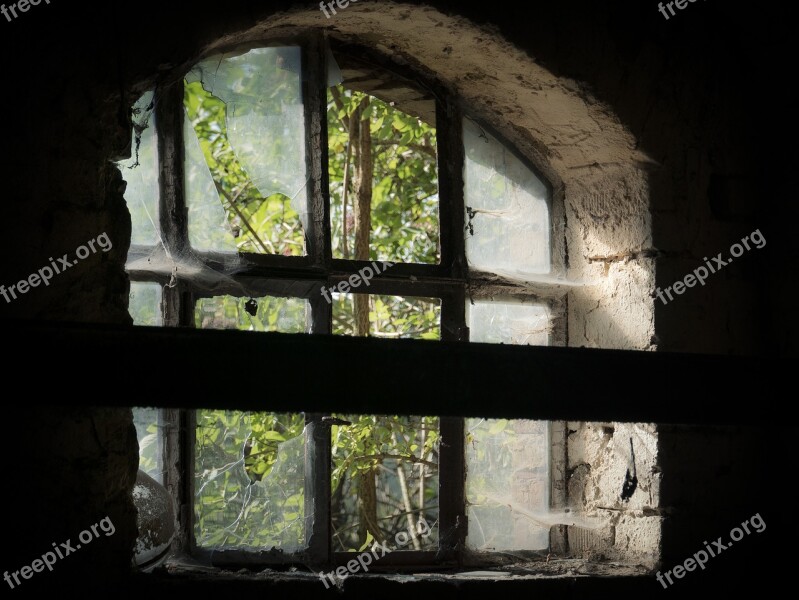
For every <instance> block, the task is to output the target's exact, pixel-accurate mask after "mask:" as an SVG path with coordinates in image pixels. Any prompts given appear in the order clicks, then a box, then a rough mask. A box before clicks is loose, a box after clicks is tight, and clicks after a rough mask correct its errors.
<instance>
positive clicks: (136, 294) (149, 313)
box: [128, 281, 163, 327]
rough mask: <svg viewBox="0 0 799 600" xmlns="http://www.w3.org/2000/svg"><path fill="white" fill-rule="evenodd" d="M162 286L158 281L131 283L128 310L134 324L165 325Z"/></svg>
mask: <svg viewBox="0 0 799 600" xmlns="http://www.w3.org/2000/svg"><path fill="white" fill-rule="evenodd" d="M161 293H162V291H161V286H160V284H157V283H142V282H136V281H132V282H131V283H130V300H129V303H128V312H129V313H130V316H131V317H133V324H134V325H149V326H151V327H160V326H161V325H163V318H162V316H161Z"/></svg>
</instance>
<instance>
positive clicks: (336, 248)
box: [327, 85, 441, 264]
mask: <svg viewBox="0 0 799 600" xmlns="http://www.w3.org/2000/svg"><path fill="white" fill-rule="evenodd" d="M392 104H393V103H392ZM392 104H389V103H386V102H383V101H382V100H379V99H378V98H375V97H374V96H370V95H369V94H365V93H363V92H357V91H352V90H348V89H346V88H345V87H343V86H341V85H338V86H335V87H333V88H330V91H329V92H328V111H327V116H328V150H329V174H330V224H331V230H332V242H333V257H334V258H343V259H356V260H382V261H395V262H405V263H424V264H437V263H438V262H439V261H440V259H441V251H440V248H439V229H440V228H439V215H438V169H437V160H436V159H437V150H436V148H437V147H436V129H435V123H426V122H424V121H422V120H421V119H420V118H418V117H416V116H413V115H410V114H407V113H404V112H402V111H401V110H399V109H398V108H396V107H394V106H392ZM431 112H434V111H431ZM364 156H365V157H367V158H366V159H364V158H363V157H364ZM361 181H364V182H368V185H370V187H371V189H368V190H365V191H359V190H360V182H361ZM345 182H346V185H345ZM370 196H371V198H370ZM345 197H346V202H345ZM360 198H364V199H363V200H361V199H360ZM361 202H363V203H364V205H365V206H367V209H366V210H360V209H359V203H361Z"/></svg>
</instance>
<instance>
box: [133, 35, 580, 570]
mask: <svg viewBox="0 0 799 600" xmlns="http://www.w3.org/2000/svg"><path fill="white" fill-rule="evenodd" d="M281 45H284V46H298V47H300V48H301V61H302V63H301V81H302V95H303V106H304V112H305V137H306V166H307V174H308V182H307V192H308V201H309V215H310V219H309V230H308V231H306V232H305V238H306V249H307V255H305V256H292V257H286V256H280V255H259V254H249V253H248V254H243V253H238V254H237V256H238V259H239V260H240V262H241V264H242V266H243V269H242V270H240V271H238V272H237V274H236V275H235V276H234V277H232V279H235V280H236V281H237V282H240V283H244V284H245V285H244V289H245V290H246V291H253V292H255V291H256V290H257V291H260V292H261V293H264V294H267V295H270V296H278V297H292V298H304V299H306V300H307V301H308V302H309V303H310V308H311V314H312V323H311V326H310V333H312V334H323V335H324V334H328V335H329V334H331V333H332V305H330V304H328V303H327V302H326V301H325V300H324V299H323V298H322V294H321V289H322V286H327V287H330V286H332V285H336V284H338V282H340V281H344V280H346V279H347V278H349V276H350V275H352V274H355V273H357V272H358V270H360V269H362V268H363V267H366V266H368V265H369V264H371V261H356V260H345V259H334V258H333V257H332V243H331V223H330V192H329V179H328V144H327V139H328V134H327V105H328V99H327V89H328V86H327V60H328V54H329V52H330V51H331V48H332V51H333V53H334V54H339V53H345V54H352V55H354V56H357V57H358V59H359V60H363V57H364V56H365V57H367V60H369V61H371V62H373V63H374V64H375V66H377V67H380V68H382V69H384V70H385V71H386V72H387V73H395V74H397V75H398V76H400V77H403V78H406V79H408V80H410V81H414V82H416V83H417V84H418V85H420V86H421V87H422V88H424V89H425V90H426V91H428V92H429V93H430V94H431V96H432V97H433V101H434V102H435V112H436V124H435V126H436V133H437V169H438V186H439V194H438V202H439V236H440V237H439V239H440V248H441V257H440V262H439V264H409V263H394V266H393V267H392V268H391V269H390V270H389V272H388V273H386V274H384V275H381V276H380V277H377V278H375V279H373V280H372V281H371V285H370V287H369V288H368V291H367V292H366V293H367V294H370V295H400V296H414V297H432V298H438V299H440V301H441V323H440V328H441V340H442V341H455V342H468V341H469V328H468V323H467V321H466V319H467V315H466V302H467V301H468V300H470V299H475V298H478V299H482V298H498V299H504V298H509V299H526V300H534V301H536V302H538V303H541V304H544V305H545V306H547V309H548V310H549V312H550V314H551V315H552V316H553V322H561V321H563V322H565V319H563V316H564V314H565V311H566V308H565V306H563V303H561V306H560V307H557V306H556V302H555V300H554V299H556V298H560V297H561V296H562V295H563V294H562V293H558V292H557V291H555V292H552V290H548V289H546V286H529V285H525V286H523V285H520V284H518V283H517V282H511V281H508V280H505V279H503V278H501V277H497V276H492V275H490V274H487V273H481V272H474V274H473V275H470V271H469V267H468V261H467V257H466V240H465V228H466V226H467V221H466V207H465V200H464V195H465V190H464V168H465V148H464V142H463V124H464V119H466V118H468V119H470V120H472V121H473V122H474V123H476V124H477V125H478V126H479V127H481V128H482V129H483V130H484V131H486V132H487V133H489V134H490V135H492V136H493V137H494V138H495V139H496V140H497V141H498V142H499V143H500V144H502V145H503V146H504V147H505V148H506V149H507V150H508V151H509V152H511V153H512V154H513V155H514V156H515V157H516V158H517V159H519V160H520V161H521V162H522V163H523V164H524V165H525V166H526V167H527V168H529V169H530V170H531V171H532V172H533V173H534V174H535V175H536V176H537V177H538V178H539V179H540V180H541V181H542V182H543V184H544V186H545V187H546V190H547V207H548V210H549V231H550V253H551V254H550V255H551V257H552V259H551V260H550V273H552V272H554V271H556V270H558V269H559V267H560V265H558V264H557V260H556V259H555V257H556V256H558V255H559V254H560V253H559V249H560V248H561V246H562V244H563V243H564V242H563V241H562V240H560V239H559V237H558V236H557V235H556V228H555V226H554V223H555V219H556V213H555V203H554V202H553V197H554V194H553V187H552V185H551V183H550V182H549V180H548V179H547V178H546V177H545V176H544V175H543V174H542V173H541V171H540V170H539V169H538V168H537V167H536V166H535V165H534V164H532V162H531V161H530V160H529V159H527V158H526V157H525V156H523V155H522V154H521V153H520V152H519V151H518V150H517V149H516V148H515V147H514V146H513V145H511V144H509V143H507V141H506V140H505V139H504V137H503V136H502V135H501V134H499V133H498V132H497V131H496V130H494V129H493V128H492V127H491V126H490V125H488V124H487V123H486V121H485V120H484V119H481V118H479V117H478V116H477V115H476V114H474V113H473V112H471V111H468V112H467V111H466V110H464V108H463V107H462V106H461V104H460V103H459V101H458V100H457V98H456V97H454V96H453V95H452V94H451V93H450V92H449V91H448V90H447V89H445V87H444V86H442V85H441V84H439V83H438V82H437V81H435V80H434V79H433V78H431V77H427V76H425V75H424V74H421V73H419V72H417V71H416V70H414V69H411V68H408V67H405V66H401V65H398V64H396V63H395V62H394V61H392V60H390V59H389V58H387V57H385V56H384V55H382V54H380V53H379V52H377V51H375V50H374V49H371V48H367V47H364V46H361V45H358V44H352V43H347V42H336V41H335V40H330V39H327V38H326V37H325V36H323V35H322V34H320V33H315V32H312V33H308V34H305V35H300V36H296V37H292V38H291V39H287V40H284V39H268V40H263V42H262V43H260V44H249V46H251V47H265V46H281ZM236 47H237V46H236V45H232V46H231V47H228V48H219V49H215V51H214V54H218V53H223V52H225V51H230V50H233V49H235V48H236ZM195 62H196V61H195ZM184 75H185V73H183V72H182V71H181V72H180V73H175V74H174V75H173V76H172V78H171V79H170V80H168V81H167V82H166V83H165V84H164V85H163V86H161V87H160V88H159V90H158V91H159V92H160V93H159V94H158V95H157V97H158V101H157V102H156V103H155V109H154V117H155V125H154V126H155V131H156V135H157V149H158V167H159V199H158V213H159V214H158V223H159V227H160V240H162V241H163V243H164V244H165V245H166V247H167V248H168V249H169V251H170V252H176V253H178V254H180V253H183V252H184V251H191V252H192V254H193V255H194V256H196V257H197V258H199V259H200V260H201V261H202V262H203V263H204V264H205V265H206V266H208V267H210V268H211V269H214V270H218V271H221V269H222V265H223V264H224V258H225V254H223V253H219V252H201V251H197V250H192V249H191V248H190V244H189V237H188V211H187V205H186V200H185V195H184V179H183V178H184V140H183V131H184V130H183V127H184V104H183V95H184ZM158 246H159V244H158V243H156V245H155V247H150V246H141V245H136V246H131V248H130V251H129V256H128V262H131V261H135V260H137V259H141V258H145V257H147V256H149V255H150V254H151V253H152V252H153V251H154V250H156V251H158V250H157V249H158ZM375 262H377V263H378V264H383V263H382V261H375ZM128 272H129V276H130V279H131V281H132V282H141V283H145V282H151V283H158V284H160V285H161V286H162V306H161V312H162V322H163V326H166V327H194V309H195V305H196V301H197V300H198V299H200V298H203V297H209V296H216V295H220V293H225V291H224V289H225V286H224V284H223V285H221V286H220V288H219V289H215V290H214V292H213V293H212V294H211V293H208V292H207V291H203V290H201V289H200V288H199V287H197V286H195V285H193V284H192V282H191V280H189V279H186V278H181V277H178V278H172V277H170V276H168V275H165V274H153V273H150V272H146V271H137V270H135V269H132V270H129V271H128ZM298 283H299V284H301V286H300V287H301V289H302V292H303V295H298V294H297V292H298V287H297V284H298ZM234 288H235V289H234ZM220 290H221V291H220ZM229 292H230V295H233V296H240V297H244V294H243V293H242V288H241V287H240V286H231V289H230V290H229ZM350 293H352V294H356V293H364V292H363V290H359V291H356V290H352V291H351V292H350ZM553 341H554V344H555V345H557V344H559V343H562V342H563V341H565V326H559V327H556V328H555V330H554V340H553ZM265 410H268V407H265ZM164 411H165V413H164V417H163V421H164V422H165V423H166V426H165V431H164V444H163V452H164V463H165V464H166V465H167V467H166V472H165V474H164V482H165V485H166V487H167V489H169V490H170V492H171V493H172V494H173V497H175V498H176V500H177V503H178V506H179V511H178V515H179V522H180V525H181V531H180V534H179V538H178V540H179V541H178V546H179V547H180V548H181V549H182V550H183V551H185V552H187V553H188V554H189V555H191V556H192V557H193V558H195V559H199V560H201V561H207V562H208V563H209V564H213V565H214V566H219V567H224V568H253V567H265V566H271V567H277V568H280V567H288V566H305V567H311V568H320V569H321V568H325V569H329V568H331V567H336V566H341V565H344V564H346V562H347V561H348V560H351V559H352V553H347V552H337V551H333V550H332V538H331V518H330V516H331V513H330V502H331V489H330V485H331V484H330V472H331V456H330V455H331V436H330V426H329V425H328V424H326V423H325V421H324V419H325V418H326V417H327V416H329V415H325V414H321V413H314V414H307V415H306V425H307V427H306V449H305V453H306V473H313V475H312V476H310V477H308V476H306V481H305V502H306V506H305V514H306V524H308V523H310V524H311V525H310V527H309V528H308V529H307V530H306V545H307V548H306V550H304V551H301V552H298V553H283V552H282V551H280V550H275V549H270V550H264V551H261V552H254V551H250V550H246V551H245V550H235V549H230V550H208V549H203V548H199V547H197V545H196V543H195V540H194V518H195V513H194V501H193V499H194V492H195V490H194V448H195V433H196V418H195V412H194V411H191V410H178V409H164ZM439 423H440V436H441V437H440V446H439V452H440V455H439V457H440V462H439V507H440V508H439V524H438V526H439V549H438V550H437V551H414V550H405V551H402V552H392V553H391V554H389V555H386V556H385V557H383V558H381V559H380V561H378V562H377V563H374V566H373V567H371V569H372V570H376V571H378V572H379V571H382V570H396V569H402V567H413V568H416V569H418V568H419V567H430V568H431V569H433V568H441V567H448V566H462V565H463V564H464V563H465V562H469V560H468V559H469V557H468V554H469V551H468V550H467V549H466V533H467V514H466V501H465V494H466V487H465V480H466V455H465V430H464V427H465V419H463V418H461V417H446V416H440V421H439ZM554 427H555V429H558V430H563V429H564V428H563V427H559V426H554ZM552 432H553V424H552V423H550V441H551V442H552V438H551V435H552ZM550 471H551V474H554V469H552V466H551V465H550ZM445 473H446V476H445ZM550 488H551V490H552V491H553V493H554V489H555V486H553V485H551V486H550ZM552 501H553V497H552V494H551V495H550V504H552ZM310 511H313V515H315V516H316V517H318V516H320V515H322V516H324V518H313V519H308V518H307V516H308V515H310V514H311V512H310ZM533 554H535V553H533ZM480 556H481V559H480V560H479V561H478V562H476V563H472V564H488V563H489V562H491V560H490V557H489V555H484V554H482V553H481V555H480Z"/></svg>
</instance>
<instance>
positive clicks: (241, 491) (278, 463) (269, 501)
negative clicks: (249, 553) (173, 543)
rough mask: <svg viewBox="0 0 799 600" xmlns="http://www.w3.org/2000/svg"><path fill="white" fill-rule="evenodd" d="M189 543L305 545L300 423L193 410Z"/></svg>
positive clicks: (293, 418)
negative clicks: (194, 429)
mask: <svg viewBox="0 0 799 600" xmlns="http://www.w3.org/2000/svg"><path fill="white" fill-rule="evenodd" d="M196 415H197V438H196V444H195V454H194V457H195V471H194V472H195V476H194V486H195V487H194V490H195V500H194V510H195V522H194V536H195V540H196V542H197V546H198V547H200V548H233V547H235V548H240V549H245V550H250V549H252V550H268V549H270V548H280V549H282V550H284V551H286V552H293V551H297V550H300V549H302V548H303V547H304V546H305V516H304V511H305V505H304V473H305V435H304V431H303V430H304V426H305V419H304V417H303V416H302V415H301V414H278V413H261V412H259V413H243V412H231V411H228V412H226V411H221V410H198V411H197V413H196Z"/></svg>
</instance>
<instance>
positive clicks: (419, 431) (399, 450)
mask: <svg viewBox="0 0 799 600" xmlns="http://www.w3.org/2000/svg"><path fill="white" fill-rule="evenodd" d="M337 417H338V418H340V419H343V420H345V421H349V422H350V423H351V424H350V425H334V426H333V428H332V431H331V434H332V444H333V445H332V457H333V471H332V474H331V492H332V498H331V514H332V519H333V550H334V551H339V552H347V551H355V550H359V549H361V548H362V547H363V546H364V545H368V546H372V544H373V542H374V541H377V542H380V543H385V544H386V546H387V547H388V548H389V550H391V551H394V550H434V549H437V548H438V456H439V455H438V452H439V443H438V442H439V425H438V418H437V417H386V416H372V415H337Z"/></svg>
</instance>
